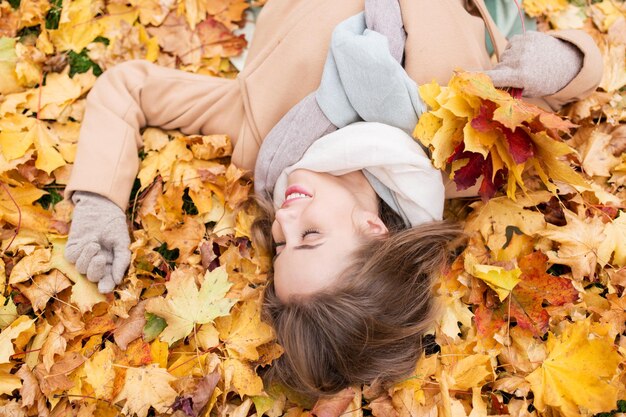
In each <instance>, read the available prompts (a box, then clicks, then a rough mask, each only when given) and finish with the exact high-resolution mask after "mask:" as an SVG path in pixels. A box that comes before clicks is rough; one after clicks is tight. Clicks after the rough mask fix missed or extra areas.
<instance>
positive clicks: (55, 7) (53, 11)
mask: <svg viewBox="0 0 626 417" xmlns="http://www.w3.org/2000/svg"><path fill="white" fill-rule="evenodd" d="M50 6H52V7H51V8H50V10H49V11H48V14H47V15H46V29H58V28H59V21H60V20H61V11H62V9H63V0H52V1H50Z"/></svg>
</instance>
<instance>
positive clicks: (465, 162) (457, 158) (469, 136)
mask: <svg viewBox="0 0 626 417" xmlns="http://www.w3.org/2000/svg"><path fill="white" fill-rule="evenodd" d="M419 91H420V95H421V97H422V99H423V100H424V101H425V102H426V103H427V104H428V105H429V106H430V108H431V110H430V111H429V112H427V113H425V114H423V115H422V116H421V117H420V119H419V122H418V124H417V126H416V127H415V131H414V132H413V135H414V136H415V137H416V138H417V139H418V140H419V141H420V142H421V143H422V144H423V145H424V146H427V147H428V148H430V150H431V151H432V160H433V164H434V165H435V167H437V168H439V169H446V170H449V171H450V176H451V178H452V180H453V181H454V182H455V183H456V186H457V190H465V189H468V188H470V187H472V186H474V185H475V184H476V182H477V181H478V180H479V178H481V177H482V181H481V184H480V188H479V190H478V194H479V195H480V196H481V197H483V198H491V197H493V196H494V195H495V193H496V191H497V190H498V189H499V188H500V187H501V186H503V185H504V184H506V193H507V195H508V196H509V197H510V198H515V193H516V190H517V187H520V188H521V189H522V190H523V191H526V186H525V185H524V181H523V178H522V174H523V173H524V172H525V171H527V170H529V169H531V168H532V169H534V170H535V172H536V173H537V175H538V176H539V178H540V179H541V181H542V182H543V183H544V184H545V186H546V187H547V188H548V190H550V191H552V192H556V185H555V182H554V181H562V182H565V183H568V184H570V185H573V186H575V187H580V188H581V189H586V188H588V184H587V182H586V181H585V180H584V179H583V178H582V177H581V176H580V175H579V174H578V173H576V171H574V170H573V169H572V168H571V167H570V166H569V164H568V163H567V161H563V160H561V158H562V157H565V156H566V155H571V154H575V150H574V149H572V148H571V147H570V146H568V145H567V144H566V143H564V142H563V141H562V140H561V137H560V136H561V134H564V133H569V130H570V129H571V128H573V127H575V126H576V125H574V124H573V123H571V122H569V121H567V120H564V119H562V118H561V117H559V116H558V115H556V114H553V113H550V112H547V111H545V110H543V109H541V108H539V107H537V106H534V105H532V104H529V103H526V102H524V101H522V100H520V99H518V98H515V97H513V96H511V95H510V94H508V93H507V92H505V91H502V90H498V89H496V88H495V87H494V86H493V84H492V83H491V80H490V79H489V77H488V76H486V75H485V74H480V73H465V72H457V73H456V74H455V75H454V77H453V78H452V79H451V80H450V83H449V84H448V86H447V87H441V86H439V85H438V84H437V83H435V82H433V83H430V84H425V85H422V86H420V88H419Z"/></svg>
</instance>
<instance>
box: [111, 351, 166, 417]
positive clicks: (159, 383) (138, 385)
mask: <svg viewBox="0 0 626 417" xmlns="http://www.w3.org/2000/svg"><path fill="white" fill-rule="evenodd" d="M175 380H176V378H174V377H173V376H172V375H171V374H170V373H169V372H167V370H165V369H163V368H160V367H159V365H158V364H155V363H153V364H150V365H147V366H146V367H143V368H128V369H127V370H126V379H125V381H124V388H122V391H121V392H120V393H119V394H118V395H117V397H115V399H114V400H113V402H114V403H116V402H118V401H122V400H126V402H125V403H124V408H122V414H124V415H131V414H136V415H137V417H146V415H147V414H148V410H149V409H150V407H152V408H154V409H155V410H156V412H158V413H166V412H169V411H171V410H170V407H171V405H172V404H173V403H174V399H175V398H176V395H177V393H176V391H175V390H174V389H173V388H172V387H171V386H170V383H172V382H173V381H175Z"/></svg>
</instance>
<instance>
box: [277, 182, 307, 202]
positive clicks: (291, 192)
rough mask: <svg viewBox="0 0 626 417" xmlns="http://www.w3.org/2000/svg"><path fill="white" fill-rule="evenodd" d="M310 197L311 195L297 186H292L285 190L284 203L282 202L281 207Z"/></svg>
mask: <svg viewBox="0 0 626 417" xmlns="http://www.w3.org/2000/svg"><path fill="white" fill-rule="evenodd" d="M311 197H312V195H311V194H309V192H308V191H306V190H305V189H303V188H302V187H300V186H298V185H292V186H290V187H289V188H287V190H285V201H284V202H283V205H282V206H281V207H285V205H287V204H288V203H290V202H292V201H295V200H301V199H303V198H311Z"/></svg>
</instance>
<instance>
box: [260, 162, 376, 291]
mask: <svg viewBox="0 0 626 417" xmlns="http://www.w3.org/2000/svg"><path fill="white" fill-rule="evenodd" d="M288 179H289V182H288V185H289V186H288V187H287V190H286V192H285V201H284V203H283V204H282V206H281V207H280V208H279V209H278V210H277V211H276V213H275V219H274V221H273V222H272V227H271V235H272V238H273V241H274V246H275V248H276V256H275V258H274V287H275V290H276V294H277V296H278V297H279V298H280V299H281V300H283V301H288V300H289V299H292V298H297V297H307V296H309V295H310V294H314V293H316V292H319V291H321V290H323V289H326V288H329V287H332V286H333V285H334V284H335V283H336V281H337V278H338V276H339V274H340V272H341V271H343V270H344V269H345V268H347V267H348V265H349V264H350V262H351V254H352V252H353V251H355V250H356V249H357V248H358V247H360V246H361V244H362V243H363V241H364V240H366V239H369V238H372V237H375V236H381V235H384V234H386V233H387V232H388V230H387V227H386V225H385V224H384V222H383V221H382V220H381V219H380V217H379V216H378V207H379V204H378V197H377V195H376V193H375V192H374V190H373V188H372V187H371V186H370V185H369V182H368V181H367V179H366V178H365V176H364V175H363V173H362V172H361V171H355V172H351V173H349V174H346V175H342V176H333V175H330V174H325V173H318V172H312V171H307V170H296V171H294V172H292V173H291V174H290V175H289V178H288Z"/></svg>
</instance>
